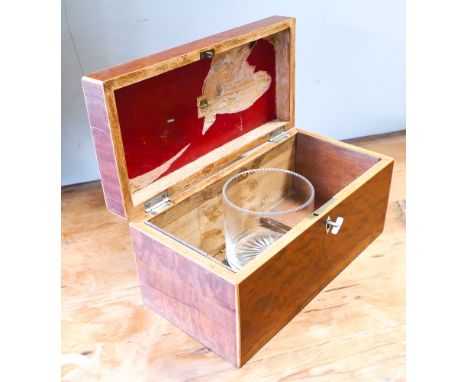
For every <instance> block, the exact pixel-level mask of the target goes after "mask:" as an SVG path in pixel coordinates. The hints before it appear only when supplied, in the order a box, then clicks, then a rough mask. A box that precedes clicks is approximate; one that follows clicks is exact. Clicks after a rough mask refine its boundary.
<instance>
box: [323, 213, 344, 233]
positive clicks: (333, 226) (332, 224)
mask: <svg viewBox="0 0 468 382" xmlns="http://www.w3.org/2000/svg"><path fill="white" fill-rule="evenodd" d="M343 222H344V218H342V217H341V216H338V217H337V218H336V221H332V220H331V218H330V216H329V217H328V218H327V221H326V222H325V229H326V231H327V234H328V233H329V232H330V230H331V233H332V234H333V235H337V234H338V232H339V231H340V228H341V226H342V225H343Z"/></svg>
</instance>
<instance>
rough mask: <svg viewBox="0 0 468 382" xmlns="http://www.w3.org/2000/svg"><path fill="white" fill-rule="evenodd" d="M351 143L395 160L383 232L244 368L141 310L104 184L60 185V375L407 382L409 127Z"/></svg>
mask: <svg viewBox="0 0 468 382" xmlns="http://www.w3.org/2000/svg"><path fill="white" fill-rule="evenodd" d="M353 143H354V144H357V145H358V146H362V147H365V148H368V149H371V150H375V151H378V152H381V153H384V154H387V155H390V156H392V157H393V158H395V169H394V173H393V182H392V190H391V194H390V201H389V208H388V213H387V221H386V227H385V231H384V233H383V234H382V235H381V236H380V237H379V238H378V239H377V240H376V241H375V242H374V243H373V244H372V245H371V246H370V247H368V248H367V249H366V250H365V251H364V252H363V253H362V254H361V255H360V256H359V257H358V258H357V259H356V260H355V261H354V262H353V263H352V264H351V265H350V266H349V267H348V268H347V269H346V270H345V271H343V273H341V274H340V275H339V276H338V277H337V278H336V279H335V280H334V281H333V282H332V283H331V284H330V285H328V286H327V287H326V288H325V290H324V291H323V292H322V293H321V294H319V295H318V296H317V297H316V298H315V299H314V300H313V301H312V302H311V303H310V304H309V305H307V306H306V307H305V308H304V309H303V310H302V312H301V313H300V314H298V315H297V316H296V317H295V318H294V319H293V320H292V321H291V322H290V323H289V324H288V325H287V326H286V327H285V328H284V329H283V330H282V331H281V332H280V333H279V334H277V335H276V336H275V337H274V338H273V339H272V340H271V341H270V342H269V343H268V344H267V345H266V346H265V347H264V348H263V349H262V350H260V351H259V352H258V353H257V354H256V355H255V356H254V357H253V358H252V359H251V360H250V361H249V362H248V363H247V364H246V365H245V366H244V367H243V368H242V369H235V368H233V367H232V366H231V365H230V364H228V363H227V362H225V361H224V360H223V359H221V358H220V357H219V356H217V355H216V354H214V353H212V352H211V351H210V350H209V349H207V348H205V347H203V346H202V345H200V344H199V343H198V342H197V341H195V340H194V339H192V338H191V337H190V336H188V335H186V334H185V333H183V332H181V331H180V330H179V329H177V328H176V327H174V326H173V325H171V324H170V323H168V322H167V321H166V320H164V319H163V318H161V317H159V316H158V315H156V314H155V313H153V312H151V311H150V310H149V309H147V308H146V307H145V306H143V305H142V302H141V298H140V294H139V289H138V279H137V274H136V270H135V262H134V259H133V253H132V247H131V243H130V236H129V231H128V226H127V223H126V221H125V220H122V219H120V218H118V217H116V216H115V215H113V214H111V213H109V212H107V210H106V208H105V206H104V200H103V197H102V192H101V188H100V184H99V183H98V182H93V183H88V184H84V185H78V186H71V187H67V188H64V189H63V192H62V380H63V381H129V382H138V381H188V380H191V381H254V380H268V381H270V380H271V381H280V380H282V381H283V380H284V381H291V380H312V381H372V382H375V381H401V380H404V379H405V213H406V202H405V174H406V161H405V159H406V158H405V152H406V149H405V134H404V133H395V134H391V135H387V136H383V137H382V136H381V137H374V138H366V139H361V140H358V141H354V142H353Z"/></svg>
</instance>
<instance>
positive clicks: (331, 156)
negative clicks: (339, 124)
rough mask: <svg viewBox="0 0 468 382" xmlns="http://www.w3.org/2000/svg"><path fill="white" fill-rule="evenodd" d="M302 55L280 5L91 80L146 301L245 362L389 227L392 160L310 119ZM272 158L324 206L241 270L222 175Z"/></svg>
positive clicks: (93, 112)
mask: <svg viewBox="0 0 468 382" xmlns="http://www.w3.org/2000/svg"><path fill="white" fill-rule="evenodd" d="M294 60H295V19H294V18H291V17H281V16H273V17H270V18H267V19H264V20H260V21H257V22H254V23H251V24H247V25H244V26H242V27H239V28H235V29H232V30H229V31H226V32H223V33H220V34H216V35H213V36H211V37H207V38H204V39H201V40H198V41H194V42H192V43H189V44H186V45H182V46H180V47H177V48H173V49H169V50H167V51H164V52H160V53H156V54H154V55H151V56H148V57H145V58H141V59H138V60H135V61H132V62H129V63H127V64H123V65H119V66H116V67H113V68H109V69H105V70H102V71H99V72H96V73H93V74H90V75H88V76H85V77H84V78H83V90H84V95H85V99H86V106H87V110H88V117H89V123H90V125H91V130H92V134H93V140H94V144H95V148H96V154H97V158H98V163H99V170H100V174H101V179H102V187H103V191H104V197H105V201H106V205H107V208H108V209H109V210H110V211H112V212H114V213H115V214H117V215H119V216H121V217H123V218H126V219H128V220H129V224H130V232H131V236H132V241H133V246H134V252H135V258H136V264H137V270H138V275H139V280H140V286H141V294H142V297H143V301H144V303H145V304H146V305H147V306H148V307H150V308H151V309H152V310H154V311H155V312H157V313H158V314H160V315H161V316H163V317H165V318H166V319H167V320H169V321H170V322H172V323H173V324H174V325H176V326H178V327H179V328H180V329H182V330H183V331H185V332H186V333H188V334H190V335H191V336H192V337H194V338H196V339H197V340H198V341H200V342H201V343H202V344H204V345H205V346H207V347H208V348H210V349H211V350H213V351H214V352H216V353H217V354H219V355H220V356H222V357H224V358H225V359H226V360H228V361H229V362H230V363H232V364H233V365H235V366H237V367H240V366H242V365H243V364H244V363H245V362H246V361H247V360H249V359H250V358H251V357H252V356H253V355H254V354H255V353H256V352H257V351H258V350H259V349H260V348H261V347H262V346H263V345H264V344H265V343H266V342H268V341H269V340H270V339H271V338H272V337H273V336H274V335H275V334H276V333H278V331H279V330H281V328H282V327H283V326H285V325H286V324H287V323H288V322H289V321H290V320H291V319H292V318H293V317H294V316H295V315H296V314H297V313H298V312H299V311H300V310H301V309H302V308H303V307H304V306H305V305H306V304H308V303H309V302H310V301H311V300H312V299H313V298H314V297H315V296H316V295H317V294H318V293H319V292H320V291H321V290H322V289H323V288H324V287H325V286H326V285H327V284H328V283H330V281H331V280H333V279H334V278H335V277H336V276H337V275H338V274H339V273H340V272H341V271H342V270H343V269H344V268H345V267H346V266H347V265H348V264H349V263H350V262H351V261H352V260H353V259H354V258H355V257H356V256H357V255H358V254H359V253H360V252H362V251H363V250H364V249H365V248H366V247H367V246H368V245H369V244H370V243H371V242H372V241H373V240H374V239H375V238H376V237H377V236H378V235H379V234H380V233H381V232H382V230H383V227H384V220H385V214H386V210H387V201H388V194H389V189H390V181H391V175H392V168H393V160H392V158H389V157H387V156H385V155H381V154H377V153H374V152H370V151H368V150H364V149H361V148H358V147H355V146H352V145H349V144H345V143H342V142H339V141H335V140H332V139H328V138H324V137H321V136H318V135H316V134H312V133H309V132H306V131H303V130H300V129H297V128H296V127H295V126H294ZM259 167H279V168H285V169H290V170H293V171H296V172H298V173H300V174H302V175H304V176H305V177H306V178H308V179H309V180H310V181H311V182H312V184H313V185H314V187H315V192H316V201H315V208H316V210H315V212H314V213H313V214H311V215H310V216H309V217H308V218H306V219H304V220H302V221H301V222H300V223H299V224H297V225H296V226H294V227H293V228H292V229H291V230H290V231H289V232H287V233H286V234H285V235H284V236H283V237H282V238H281V239H279V240H278V241H276V242H275V243H273V245H272V246H271V247H269V248H268V249H267V250H265V251H264V252H263V253H262V255H260V256H259V257H257V258H256V259H254V260H253V261H251V262H250V263H249V264H247V266H245V267H244V268H242V269H241V270H240V271H239V272H237V273H234V272H233V271H231V270H230V269H229V268H228V267H227V266H226V265H224V264H223V263H222V261H221V260H222V257H223V250H224V236H223V201H222V194H221V191H222V186H223V184H224V183H225V182H226V180H227V179H228V178H230V177H231V176H233V175H234V174H236V173H239V172H241V171H244V170H246V169H250V168H259ZM247 186H252V185H247ZM271 186H272V185H262V184H256V185H254V187H271ZM339 223H341V226H340V224H339Z"/></svg>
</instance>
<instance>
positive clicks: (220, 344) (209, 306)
mask: <svg viewBox="0 0 468 382" xmlns="http://www.w3.org/2000/svg"><path fill="white" fill-rule="evenodd" d="M130 232H131V235H132V241H133V247H134V252H135V258H136V264H137V270H138V276H139V279H140V288H141V294H142V297H143V302H144V303H145V304H146V305H147V306H148V307H150V308H151V309H152V310H154V311H155V312H156V313H158V314H160V315H161V316H162V317H164V318H166V319H167V320H168V321H170V322H171V323H173V324H174V325H175V326H177V327H178V328H180V329H182V330H183V331H185V332H186V333H188V334H190V335H191V336H192V337H194V338H195V339H197V340H198V341H200V342H201V343H202V344H204V345H205V346H207V347H208V348H210V349H211V350H213V351H214V352H215V353H217V354H219V355H221V356H222V357H223V358H225V359H226V360H228V361H229V362H230V363H232V364H233V365H237V341H236V311H235V285H233V284H231V283H229V282H228V281H226V280H225V279H223V278H222V277H220V276H218V275H216V274H214V273H212V272H210V271H209V270H207V269H205V268H203V267H202V266H200V265H198V264H196V263H194V262H192V261H190V260H189V259H187V258H186V257H185V256H183V255H181V254H180V253H178V252H176V251H174V250H172V249H171V248H168V247H166V246H165V245H163V244H161V243H159V242H158V241H157V240H155V239H154V238H152V237H149V236H147V235H146V234H144V233H142V232H140V231H139V230H137V229H135V228H134V227H131V226H130Z"/></svg>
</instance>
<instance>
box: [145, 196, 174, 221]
mask: <svg viewBox="0 0 468 382" xmlns="http://www.w3.org/2000/svg"><path fill="white" fill-rule="evenodd" d="M173 204H174V202H173V201H172V200H171V199H170V198H169V195H168V194H167V191H164V192H163V193H161V194H158V195H156V196H154V197H152V198H151V199H149V200H147V201H146V202H145V212H146V213H147V214H150V215H157V214H159V213H161V212H163V211H164V210H166V209H168V208H169V207H170V206H172V205H173Z"/></svg>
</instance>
